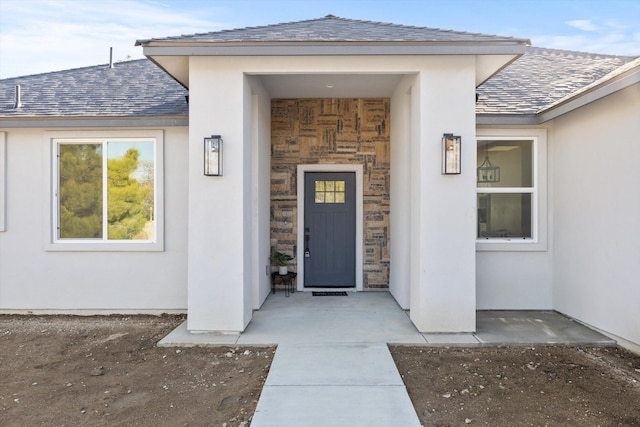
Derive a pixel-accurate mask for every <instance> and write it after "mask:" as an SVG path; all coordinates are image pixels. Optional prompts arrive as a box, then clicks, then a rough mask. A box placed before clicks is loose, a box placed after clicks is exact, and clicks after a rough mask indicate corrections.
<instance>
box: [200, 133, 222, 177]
mask: <svg viewBox="0 0 640 427" xmlns="http://www.w3.org/2000/svg"><path fill="white" fill-rule="evenodd" d="M204 174H205V175H206V176H222V137H221V136H220V135H211V136H210V137H208V138H205V139H204Z"/></svg>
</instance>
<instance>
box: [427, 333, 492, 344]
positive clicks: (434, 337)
mask: <svg viewBox="0 0 640 427" xmlns="http://www.w3.org/2000/svg"><path fill="white" fill-rule="evenodd" d="M422 336H423V337H424V338H425V340H426V341H427V343H428V344H442V345H459V346H465V345H478V344H479V343H480V341H478V339H477V338H476V337H475V335H474V334H471V333H469V334H465V333H462V334H422Z"/></svg>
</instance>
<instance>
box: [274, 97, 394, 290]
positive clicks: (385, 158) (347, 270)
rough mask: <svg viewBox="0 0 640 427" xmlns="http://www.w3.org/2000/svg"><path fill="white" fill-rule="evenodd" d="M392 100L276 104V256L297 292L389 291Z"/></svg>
mask: <svg viewBox="0 0 640 427" xmlns="http://www.w3.org/2000/svg"><path fill="white" fill-rule="evenodd" d="M390 112H391V105H390V99H389V98H300V99H272V100H271V116H272V117H271V230H270V231H271V236H270V237H271V249H272V251H279V252H284V253H288V254H290V255H292V256H294V257H295V258H296V259H295V261H293V262H292V263H291V264H292V265H291V266H290V269H292V270H293V271H296V272H297V273H298V276H297V288H298V290H300V291H302V290H305V289H307V288H308V289H318V288H334V287H345V288H353V289H355V290H358V291H360V290H379V289H385V290H386V289H388V288H389V282H390V264H391V255H390V241H391V237H390V236H391V233H390V227H391V216H390V210H391V208H390V204H391V181H392V180H391V136H390V135H391V118H390Z"/></svg>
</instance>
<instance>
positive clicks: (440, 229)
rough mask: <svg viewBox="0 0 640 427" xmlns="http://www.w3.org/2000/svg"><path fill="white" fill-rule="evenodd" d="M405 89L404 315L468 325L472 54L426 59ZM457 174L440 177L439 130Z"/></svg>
mask: <svg viewBox="0 0 640 427" xmlns="http://www.w3.org/2000/svg"><path fill="white" fill-rule="evenodd" d="M425 65H426V66H425V68H424V69H423V70H421V71H420V74H419V75H418V77H417V80H416V82H415V84H414V86H413V88H412V90H411V98H412V99H411V103H412V105H411V109H412V111H411V114H412V120H411V123H412V125H411V128H412V130H411V133H412V134H411V143H410V144H411V147H410V150H411V160H410V163H411V164H410V169H411V179H410V182H411V184H410V185H411V188H410V192H411V198H410V199H411V201H410V206H409V210H410V226H411V236H410V243H409V245H410V248H411V250H410V260H409V269H410V317H411V320H412V321H413V323H414V324H415V325H416V327H417V328H418V329H419V330H420V331H422V332H469V331H474V330H475V320H476V313H475V310H476V303H475V299H476V290H475V217H476V216H475V204H476V202H475V198H476V197H475V180H476V167H475V161H476V160H475V159H476V142H475V58H474V57H473V56H456V57H453V56H450V57H433V58H429V59H428V60H427V61H426V64H425ZM443 133H453V134H454V135H460V136H461V137H462V174H461V175H442V173H441V164H442V147H441V141H442V135H443Z"/></svg>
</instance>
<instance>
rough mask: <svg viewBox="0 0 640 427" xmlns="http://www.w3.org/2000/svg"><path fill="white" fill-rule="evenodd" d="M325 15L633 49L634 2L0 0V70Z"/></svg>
mask: <svg viewBox="0 0 640 427" xmlns="http://www.w3.org/2000/svg"><path fill="white" fill-rule="evenodd" d="M328 14H332V15H336V16H339V17H342V18H348V19H360V20H368V21H378V22H391V23H394V24H402V25H414V26H421V27H431V28H441V29H448V30H457V31H469V32H478V33H485V34H496V35H503V36H513V37H518V38H528V39H530V40H531V42H532V44H533V45H534V46H540V47H548V48H555V49H567V50H577V51H583V52H592V53H602V54H612V55H629V56H640V0H98V1H94V0H0V78H8V77H16V76H23V75H29V74H38V73H44V72H50V71H59V70H66V69H71V68H78V67H84V66H91V65H99V64H106V63H108V62H109V48H110V47H113V49H114V54H113V57H114V61H122V60H127V59H138V58H143V55H142V48H141V47H135V46H134V44H135V41H136V40H139V39H149V38H154V37H166V36H176V35H182V34H194V33H203V32H210V31H220V30H225V29H233V28H242V27H248V26H259V25H269V24H276V23H280V22H291V21H300V20H305V19H316V18H321V17H323V16H326V15H328Z"/></svg>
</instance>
